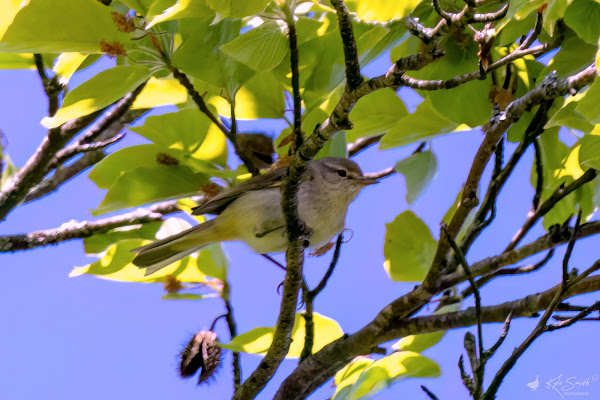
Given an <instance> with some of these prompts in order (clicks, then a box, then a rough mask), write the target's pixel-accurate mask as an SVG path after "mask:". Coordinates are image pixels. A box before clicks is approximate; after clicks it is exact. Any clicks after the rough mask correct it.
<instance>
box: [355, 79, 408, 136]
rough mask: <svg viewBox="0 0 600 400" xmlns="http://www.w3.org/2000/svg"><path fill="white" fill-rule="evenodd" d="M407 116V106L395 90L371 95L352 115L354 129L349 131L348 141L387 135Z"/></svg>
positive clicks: (364, 99)
mask: <svg viewBox="0 0 600 400" xmlns="http://www.w3.org/2000/svg"><path fill="white" fill-rule="evenodd" d="M406 115H408V111H407V110H406V106H405V105H404V103H403V102H402V100H401V99H400V98H399V97H398V96H397V95H396V92H395V91H394V90H393V89H383V90H378V91H376V92H374V93H371V94H369V95H368V96H365V97H363V98H362V99H360V100H359V101H358V103H356V106H354V108H353V109H352V112H351V113H350V120H351V121H352V123H353V124H354V128H353V129H352V130H350V131H348V140H349V141H354V140H356V139H358V138H360V137H364V136H373V135H378V134H382V133H386V132H387V131H389V130H390V129H392V128H393V127H394V126H396V124H398V123H399V121H400V120H401V119H402V118H404V117H405V116H406Z"/></svg>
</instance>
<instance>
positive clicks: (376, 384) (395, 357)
mask: <svg viewBox="0 0 600 400" xmlns="http://www.w3.org/2000/svg"><path fill="white" fill-rule="evenodd" d="M441 374H442V371H441V370H440V366H439V365H438V364H437V363H436V362H435V361H433V360H431V359H429V358H427V357H425V356H422V355H420V354H418V353H413V352H412V351H401V352H397V353H393V354H391V355H389V356H387V357H383V358H381V359H379V360H376V361H375V362H373V363H372V364H371V365H369V366H367V367H366V368H365V369H364V370H363V372H362V373H361V374H360V377H359V378H358V379H357V381H356V382H355V383H354V385H353V387H352V391H351V392H350V393H349V394H348V396H347V397H340V398H339V399H338V400H341V399H368V398H370V397H372V396H373V395H375V394H376V393H377V392H379V391H380V390H381V389H384V388H386V387H388V386H390V385H392V384H393V383H395V382H397V381H399V380H402V379H405V378H412V377H419V378H435V377H438V376H440V375H441Z"/></svg>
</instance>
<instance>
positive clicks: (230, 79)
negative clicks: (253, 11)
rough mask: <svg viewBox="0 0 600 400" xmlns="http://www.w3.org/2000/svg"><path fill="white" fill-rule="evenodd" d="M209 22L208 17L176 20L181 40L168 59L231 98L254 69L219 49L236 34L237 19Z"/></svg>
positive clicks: (238, 27) (238, 24)
mask: <svg viewBox="0 0 600 400" xmlns="http://www.w3.org/2000/svg"><path fill="white" fill-rule="evenodd" d="M211 21H212V19H210V18H194V19H184V20H181V21H179V27H180V31H181V36H182V38H183V42H182V44H181V46H179V47H178V48H177V50H176V51H175V53H174V54H173V57H172V62H173V65H175V66H176V67H177V68H179V69H181V70H182V71H184V72H185V73H187V74H190V75H192V76H193V77H194V78H196V79H198V80H201V81H203V82H206V83H208V84H210V85H213V86H215V87H216V88H221V89H226V93H225V96H226V97H227V98H229V99H231V98H232V97H233V95H234V94H235V93H236V92H237V90H238V89H239V88H240V86H241V85H243V84H244V83H245V82H246V81H247V80H248V79H250V77H251V76H252V75H253V74H254V71H252V70H251V69H250V68H248V67H246V66H245V65H244V64H242V63H238V62H237V61H235V60H234V59H233V58H231V57H229V56H228V55H226V54H225V53H223V52H222V51H221V49H220V46H221V45H223V44H225V43H227V42H230V41H232V40H233V39H234V38H236V37H238V36H239V32H240V28H241V23H240V21H239V20H231V19H225V20H222V21H220V22H219V23H217V24H211ZM198 60H202V62H198ZM195 86H197V85H196V84H195ZM196 89H197V90H198V88H197V87H196ZM200 93H202V91H201V92H200Z"/></svg>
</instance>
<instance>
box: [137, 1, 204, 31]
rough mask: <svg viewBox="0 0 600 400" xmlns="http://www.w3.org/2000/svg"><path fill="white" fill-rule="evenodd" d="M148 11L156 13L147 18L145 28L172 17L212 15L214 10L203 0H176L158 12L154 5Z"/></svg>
mask: <svg viewBox="0 0 600 400" xmlns="http://www.w3.org/2000/svg"><path fill="white" fill-rule="evenodd" d="M154 4H157V3H154ZM149 13H151V14H154V13H156V15H153V16H152V17H151V18H150V19H149V20H148V23H147V24H146V29H150V28H152V27H153V26H154V25H156V24H158V23H160V22H164V21H170V20H173V19H183V18H198V17H207V16H211V15H214V11H213V10H211V9H210V7H209V6H208V5H207V4H206V3H205V2H204V0H178V1H177V3H175V4H174V5H172V6H170V7H168V8H166V9H164V10H162V11H160V12H159V11H158V10H155V9H154V7H151V8H150V10H149Z"/></svg>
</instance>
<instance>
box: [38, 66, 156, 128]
mask: <svg viewBox="0 0 600 400" xmlns="http://www.w3.org/2000/svg"><path fill="white" fill-rule="evenodd" d="M149 76H150V72H149V70H148V69H147V68H144V67H140V66H123V67H115V68H110V69H107V70H106V71H102V72H100V73H99V74H98V75H96V76H94V77H93V78H91V79H90V80H88V81H86V82H84V83H82V84H81V85H79V86H77V87H76V88H75V89H73V90H72V91H70V92H69V93H67V95H66V96H65V100H64V102H63V105H62V107H61V108H60V109H59V110H58V112H57V113H56V115H54V117H46V118H44V119H42V125H44V126H45V127H46V128H54V127H57V126H60V125H62V124H64V123H65V122H67V121H69V120H71V119H73V118H79V117H83V116H85V115H88V114H91V113H93V112H94V111H98V110H101V109H102V108H104V107H107V106H109V105H111V104H112V103H114V102H115V101H117V100H118V99H119V98H121V97H123V96H124V95H126V94H127V93H129V92H131V91H132V90H133V89H135V88H136V87H138V86H139V85H141V84H142V83H143V82H144V81H145V80H146V79H148V78H149Z"/></svg>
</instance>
